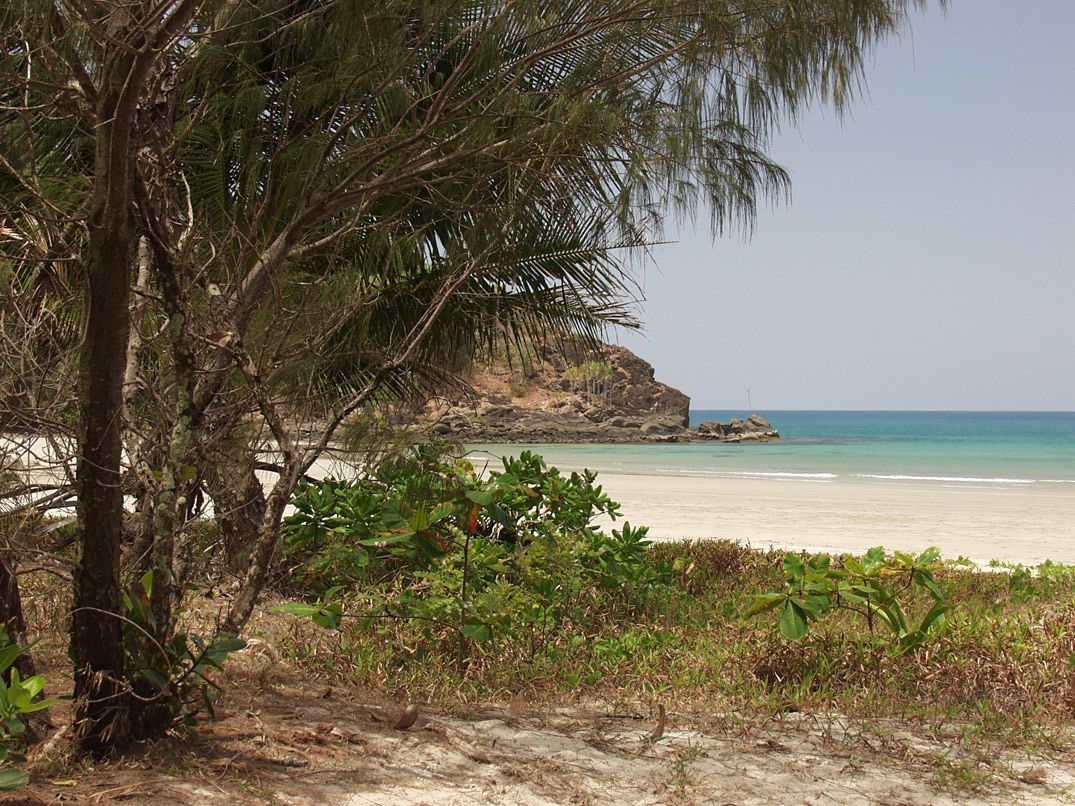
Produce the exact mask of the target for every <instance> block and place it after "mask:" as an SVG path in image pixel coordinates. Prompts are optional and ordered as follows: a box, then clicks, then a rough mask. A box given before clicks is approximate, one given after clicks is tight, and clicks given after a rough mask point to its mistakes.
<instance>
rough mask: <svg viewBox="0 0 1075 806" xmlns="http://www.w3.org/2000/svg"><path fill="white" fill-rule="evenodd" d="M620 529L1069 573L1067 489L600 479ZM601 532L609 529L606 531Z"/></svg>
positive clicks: (1074, 514)
mask: <svg viewBox="0 0 1075 806" xmlns="http://www.w3.org/2000/svg"><path fill="white" fill-rule="evenodd" d="M599 482H600V483H601V485H602V486H603V487H604V489H605V491H606V492H607V493H608V494H609V495H610V496H611V497H612V498H613V500H615V501H618V502H619V503H620V504H621V505H622V509H621V513H622V515H623V517H622V518H620V519H619V520H618V521H617V522H618V523H622V522H623V520H624V519H626V520H628V521H630V522H631V523H632V524H633V525H647V526H649V527H650V537H651V538H653V539H656V540H677V539H682V538H685V537H686V538H695V539H702V538H726V539H730V540H735V541H738V542H740V543H743V544H745V545H749V546H752V547H754V548H761V549H766V548H770V547H777V548H791V549H805V550H808V551H826V552H855V553H861V552H864V551H866V550H867V549H868V548H870V547H871V546H879V545H880V546H884V547H885V548H887V549H889V550H892V549H899V550H902V551H914V552H917V551H921V550H923V549H925V548H928V547H929V546H938V547H939V548H940V549H941V552H942V554H943V556H944V557H945V558H947V559H956V558H958V557H960V556H963V557H966V558H968V559H970V560H973V561H975V562H978V563H982V564H985V563H988V562H989V561H990V560H993V559H996V560H1001V561H1003V562H1009V563H1023V564H1026V565H1032V564H1037V563H1041V562H1044V561H1045V560H1047V559H1048V560H1052V561H1054V562H1063V563H1075V489H1072V486H1073V485H1070V484H1065V485H1056V486H1055V487H1052V486H1043V485H1033V486H1031V485H1027V487H995V488H994V487H991V488H980V487H942V486H936V485H916V484H869V483H859V482H854V481H842V480H838V481H828V482H810V481H798V480H788V481H782V480H770V479H712V478H699V477H690V476H669V475H656V474H654V475H633V474H622V473H613V472H608V471H604V472H602V473H601V475H600V478H599ZM606 523H607V521H606Z"/></svg>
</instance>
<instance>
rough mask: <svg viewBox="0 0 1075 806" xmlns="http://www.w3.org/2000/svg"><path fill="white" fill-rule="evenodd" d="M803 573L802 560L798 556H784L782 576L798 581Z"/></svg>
mask: <svg viewBox="0 0 1075 806" xmlns="http://www.w3.org/2000/svg"><path fill="white" fill-rule="evenodd" d="M805 571H806V569H805V566H804V565H803V558H802V557H800V556H799V555H798V554H787V555H785V556H784V574H785V575H786V576H787V578H788V579H799V578H801V577H802V575H803V574H804V573H805Z"/></svg>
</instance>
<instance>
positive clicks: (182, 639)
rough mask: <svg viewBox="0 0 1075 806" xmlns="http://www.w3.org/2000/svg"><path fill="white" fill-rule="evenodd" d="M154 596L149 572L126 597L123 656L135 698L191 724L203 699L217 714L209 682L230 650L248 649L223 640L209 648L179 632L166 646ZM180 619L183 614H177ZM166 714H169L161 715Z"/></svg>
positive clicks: (237, 642) (213, 687) (197, 638)
mask: <svg viewBox="0 0 1075 806" xmlns="http://www.w3.org/2000/svg"><path fill="white" fill-rule="evenodd" d="M152 593H153V572H152V571H150V572H148V573H146V574H145V576H143V577H142V579H141V580H139V582H138V583H136V584H135V585H134V586H133V587H132V589H131V590H130V591H128V592H126V593H124V595H123V603H124V605H125V607H126V609H127V617H126V620H125V621H124V623H123V652H124V657H125V660H126V663H127V671H128V678H129V679H130V680H131V681H132V687H133V689H134V694H135V695H136V696H137V697H138V698H139V699H141V700H142V701H143V702H145V703H146V704H148V705H160V706H161V707H162V708H163V709H167V711H166V713H167V714H168V716H169V717H170V716H172V715H175V714H178V715H179V716H180V717H181V718H182V720H183V722H184V724H187V725H193V724H195V720H194V709H193V707H192V706H193V705H194V703H195V702H197V701H199V700H200V701H201V702H202V703H203V704H204V705H205V708H206V710H207V711H208V712H209V714H210V715H211V716H212V715H214V707H213V706H214V704H215V702H216V699H217V693H216V692H217V691H219V690H220V687H219V686H218V685H217V684H216V683H214V682H213V681H212V680H211V679H210V671H211V670H212V669H219V668H220V667H221V664H222V663H223V662H224V660H225V659H226V658H227V657H228V655H229V654H231V653H232V652H236V651H238V650H240V649H242V648H243V647H245V646H246V641H243V640H242V639H240V638H224V639H222V640H220V641H216V642H214V643H213V644H210V645H206V643H205V640H204V639H203V638H201V637H200V636H198V635H192V634H188V633H185V632H176V633H175V634H174V635H172V637H171V639H170V640H168V641H166V642H164V643H162V642H160V641H159V640H158V639H157V637H156V636H157V635H158V634H159V631H158V625H157V620H156V618H155V617H154V615H153V610H152V609H151V608H150V606H149V603H150V600H151V597H152ZM172 615H173V616H175V617H178V616H180V615H182V610H175V611H173V614H172ZM162 713H165V711H162Z"/></svg>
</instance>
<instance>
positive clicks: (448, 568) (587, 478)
mask: <svg viewBox="0 0 1075 806" xmlns="http://www.w3.org/2000/svg"><path fill="white" fill-rule="evenodd" d="M595 481H596V474H595V473H592V472H590V471H584V472H583V473H581V474H579V473H572V474H571V475H570V476H564V475H562V474H561V473H560V471H559V470H557V469H556V468H549V467H548V466H547V465H546V464H545V462H544V460H543V459H542V458H541V457H540V456H537V455H535V454H533V453H530V452H526V451H524V452H523V453H522V454H521V455H520V456H519V457H518V458H514V457H507V458H505V459H504V460H503V469H502V470H494V471H491V472H489V473H488V475H487V476H482V475H480V474H479V473H478V472H477V471H476V470H475V469H474V467H473V465H472V464H471V462H469V461H468V460H466V459H454V460H451V459H444V458H442V457H441V456H440V455H439V454H438V453H437V452H436V451H435V450H434V449H432V448H429V447H424V448H419V449H417V450H416V451H415V452H414V453H413V454H412V455H411V456H409V457H406V458H404V459H397V460H392V461H389V462H385V463H383V464H382V465H380V466H378V467H377V468H376V469H375V470H374V471H373V472H372V473H371V474H370V476H369V477H368V478H366V479H362V480H360V481H357V482H353V483H350V484H347V483H343V482H339V481H331V480H329V481H324V482H317V483H311V484H306V485H305V486H304V487H302V488H301V489H300V490H299V492H298V494H297V495H296V497H295V499H294V500H293V504H294V505H295V510H296V511H295V514H293V515H292V516H290V517H288V518H287V519H286V524H285V539H286V550H287V553H288V556H289V557H291V558H292V559H294V560H297V561H298V564H297V566H296V571H295V574H296V578H297V580H298V581H299V582H300V583H303V584H305V585H307V586H310V587H312V588H314V589H318V588H319V587H320V586H331V587H330V588H329V589H328V590H327V591H326V592H325V594H324V596H322V597H321V599H319V600H318V601H317V602H316V603H315V604H301V605H290V606H287V607H285V608H283V610H285V612H290V613H293V614H296V615H305V616H310V617H312V618H314V619H315V621H317V622H318V623H320V624H322V626H336V625H337V624H338V622H339V618H340V616H341V614H342V610H340V609H339V605H338V604H337V603H333V602H332V599H333V597H334V596H335V595H336V594H338V593H340V592H342V591H343V590H344V589H345V587H347V586H354V585H355V583H356V582H362V581H365V582H367V583H369V582H374V581H380V582H383V583H386V584H385V585H384V586H383V588H381V590H382V593H381V594H379V595H377V596H374V597H373V599H374V600H375V601H374V606H375V609H376V610H377V612H378V613H381V614H389V615H391V616H393V617H398V618H403V619H407V620H412V621H415V622H420V623H422V624H424V625H425V632H426V636H427V637H428V638H429V639H430V640H435V638H436V636H437V635H438V634H440V633H443V632H444V631H445V630H448V631H450V632H455V633H457V634H459V635H461V636H463V637H464V638H465V639H468V640H473V641H478V642H485V641H493V640H494V639H497V640H501V641H503V640H507V639H509V638H510V639H511V640H513V641H517V640H523V641H524V642H526V643H528V644H529V646H530V648H531V650H532V651H536V649H537V648H538V647H542V646H545V645H546V643H547V641H548V637H549V635H550V633H551V631H553V630H555V629H557V628H558V627H559V626H560V625H563V624H565V623H568V622H570V623H584V622H585V621H586V620H587V602H588V601H590V600H592V599H593V598H594V597H595V596H600V595H603V594H606V595H611V596H614V597H620V599H621V601H622V602H623V603H624V604H625V605H626V607H627V608H628V609H630V608H632V607H637V606H641V604H643V603H644V602H645V600H646V599H647V597H649V596H650V595H651V594H652V593H653V592H654V591H655V590H657V589H659V588H661V587H662V586H663V585H665V584H666V583H667V582H668V581H669V580H670V579H671V578H672V576H673V574H674V573H675V572H674V570H673V568H672V566H671V565H670V564H668V563H657V564H652V563H647V562H646V561H645V552H646V549H647V547H648V545H649V543H648V541H647V540H646V529H645V527H641V528H636V527H632V526H631V525H630V524H629V523H624V525H623V527H622V528H621V529H613V530H611V533H610V534H606V533H605V532H604V531H602V530H600V529H597V528H595V527H594V526H593V520H594V518H595V517H597V516H598V515H608V516H611V517H613V518H615V517H616V515H617V514H618V511H619V505H618V504H616V503H615V502H613V501H612V500H610V499H609V498H608V496H607V495H605V494H604V492H603V491H602V489H601V487H600V486H598V485H596V484H595ZM321 589H323V588H321ZM363 592H364V593H365V594H366V595H367V596H369V595H370V593H369V590H364V591H363Z"/></svg>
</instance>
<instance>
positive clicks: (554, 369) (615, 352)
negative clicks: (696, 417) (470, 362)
mask: <svg viewBox="0 0 1075 806" xmlns="http://www.w3.org/2000/svg"><path fill="white" fill-rule="evenodd" d="M466 380H467V382H468V383H469V385H470V387H471V389H472V390H473V392H472V393H470V394H464V393H458V394H456V395H455V396H445V397H439V398H437V399H435V400H433V401H430V403H429V404H428V405H427V406H426V407H425V410H424V411H423V412H422V413H421V415H420V417H419V419H420V421H422V422H423V423H424V424H426V425H427V426H428V427H430V428H431V430H432V431H433V432H434V433H436V434H438V435H440V436H444V437H451V438H455V439H459V440H462V441H466V442H494V443H497V442H500V443H522V442H692V441H705V440H720V441H724V442H741V441H744V440H772V439H778V438H779V436H780V435H779V433H778V432H777V431H776V429H774V428H773V427H772V425H770V424H769V422H768V421H766V420H765V419H764V418H763V417H760V416H758V415H756V414H752V415H751V416H750V417H748V418H747V419H746V420H738V419H733V420H732V421H731V422H728V423H718V422H714V421H710V422H705V423H702V424H701V425H699V426H696V427H693V428H692V427H690V418H689V409H690V402H691V401H690V398H689V397H688V396H687V395H685V394H683V392H681V391H679V390H678V389H674V388H672V387H671V386H668V385H667V384H664V383H661V382H660V381H658V380H656V379H655V377H654V370H653V367H652V366H651V365H650V364H649V363H647V362H646V361H644V360H643V359H641V358H639V357H638V356H637V355H635V354H634V353H632V352H631V351H630V350H627V349H626V348H623V347H618V346H615V345H601V346H600V347H599V348H597V349H596V350H593V351H585V352H582V351H576V350H572V349H570V348H568V349H559V350H555V351H554V350H546V351H545V353H544V357H543V358H541V359H533V360H530V361H527V362H525V363H522V362H518V361H516V362H509V361H507V360H501V361H490V362H485V363H481V364H476V365H475V366H473V367H472V368H471V370H470V372H469V373H468V374H467V377H466Z"/></svg>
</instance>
